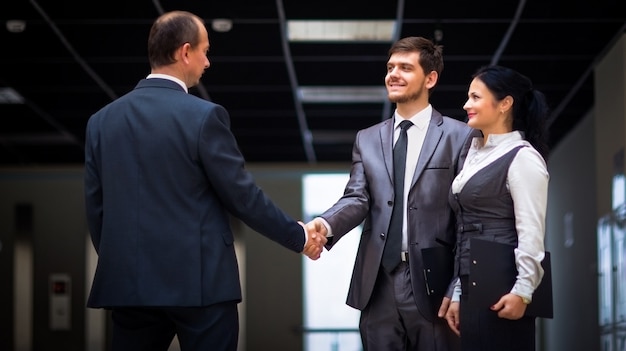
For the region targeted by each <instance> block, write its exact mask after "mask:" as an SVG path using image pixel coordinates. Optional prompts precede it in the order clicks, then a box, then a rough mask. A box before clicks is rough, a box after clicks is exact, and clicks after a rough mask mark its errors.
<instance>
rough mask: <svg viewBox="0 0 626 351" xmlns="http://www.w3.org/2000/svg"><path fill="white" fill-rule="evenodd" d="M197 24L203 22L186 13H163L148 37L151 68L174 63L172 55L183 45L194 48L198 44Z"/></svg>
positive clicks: (198, 32) (153, 25)
mask: <svg viewBox="0 0 626 351" xmlns="http://www.w3.org/2000/svg"><path fill="white" fill-rule="evenodd" d="M198 24H204V20H202V19H201V18H200V17H198V16H196V15H194V14H193V13H190V12H187V11H172V12H168V13H165V14H163V15H161V16H159V18H157V19H156V21H154V24H152V28H150V35H149V37H148V60H149V61H150V67H151V68H157V67H162V66H167V65H170V64H172V63H175V62H176V59H175V58H174V53H175V52H176V50H178V48H179V47H181V46H182V45H183V44H185V43H189V44H191V46H192V47H195V46H196V45H198V43H199V42H200V30H199V27H198Z"/></svg>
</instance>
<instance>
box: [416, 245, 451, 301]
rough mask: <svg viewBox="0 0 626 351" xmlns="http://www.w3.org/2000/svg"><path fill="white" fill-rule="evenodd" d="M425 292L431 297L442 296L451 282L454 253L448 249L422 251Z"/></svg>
mask: <svg viewBox="0 0 626 351" xmlns="http://www.w3.org/2000/svg"><path fill="white" fill-rule="evenodd" d="M422 262H423V264H424V281H425V282H426V292H427V293H428V295H432V296H444V295H445V293H446V290H447V289H448V286H449V285H450V283H451V281H452V273H453V271H454V253H453V252H452V249H451V248H450V247H446V246H436V247H428V248H424V249H422Z"/></svg>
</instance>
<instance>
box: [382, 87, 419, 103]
mask: <svg viewBox="0 0 626 351" xmlns="http://www.w3.org/2000/svg"><path fill="white" fill-rule="evenodd" d="M423 92H424V90H423V89H420V90H418V91H416V92H414V93H412V94H404V95H400V96H391V95H389V94H387V96H388V98H389V101H390V102H392V103H394V104H406V103H409V102H412V101H416V100H419V98H420V97H421V96H422V94H423Z"/></svg>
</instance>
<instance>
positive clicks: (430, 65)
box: [389, 37, 443, 76]
mask: <svg viewBox="0 0 626 351" xmlns="http://www.w3.org/2000/svg"><path fill="white" fill-rule="evenodd" d="M398 52H407V53H408V52H419V54H420V57H419V64H420V66H422V69H423V70H424V74H425V75H427V74H429V73H430V72H432V71H435V72H437V75H439V76H441V72H443V46H441V45H438V44H435V43H434V42H433V41H432V40H429V39H426V38H424V37H406V38H402V39H400V40H398V41H396V42H395V43H393V45H392V46H391V48H390V49H389V57H391V55H392V54H395V53H398Z"/></svg>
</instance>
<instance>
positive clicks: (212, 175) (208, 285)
mask: <svg viewBox="0 0 626 351" xmlns="http://www.w3.org/2000/svg"><path fill="white" fill-rule="evenodd" d="M85 148H86V149H85V201H86V214H87V220H88V225H89V231H90V234H91V238H92V241H93V245H94V247H95V249H96V251H97V253H98V265H97V269H96V273H95V276H94V281H93V286H92V289H91V293H90V295H89V299H88V302H87V305H88V306H89V307H115V306H206V305H210V304H213V303H217V302H222V301H233V300H235V301H240V300H241V287H240V281H239V273H238V267H237V259H236V257H235V249H234V246H233V240H234V238H233V233H232V231H231V227H230V216H229V213H230V214H232V215H234V216H235V217H237V218H240V219H241V220H242V221H243V222H244V223H246V224H247V225H248V226H249V227H250V228H252V229H253V230H255V231H257V232H259V233H261V234H263V235H265V236H267V237H268V238H270V239H271V240H274V241H276V242H278V243H279V244H281V245H283V246H285V247H287V248H289V249H291V250H293V251H295V252H301V251H302V249H303V246H304V240H305V238H304V234H303V233H304V231H303V229H302V227H301V226H300V225H299V224H298V223H297V222H295V221H294V220H293V219H291V218H290V217H289V216H288V215H287V214H285V213H284V212H283V211H282V210H281V209H279V208H278V207H277V206H275V205H274V204H273V203H272V201H271V200H270V199H269V198H268V197H267V196H266V195H265V194H264V193H263V191H262V190H261V189H260V188H259V187H258V186H257V185H255V183H254V180H253V178H252V176H251V174H250V173H249V172H247V171H246V170H245V166H244V158H243V157H242V155H241V153H240V151H239V149H238V146H237V142H236V140H235V138H234V137H233V134H232V133H231V131H230V120H229V116H228V113H227V111H226V110H225V109H224V108H223V107H222V106H220V105H217V104H214V103H211V102H208V101H206V100H203V99H200V98H198V97H196V96H194V95H191V94H187V93H186V92H185V91H184V90H183V88H182V87H181V86H179V85H178V84H176V83H175V82H173V81H170V80H166V79H158V78H153V79H144V80H142V81H140V82H139V84H138V85H137V86H136V87H135V89H134V90H132V91H131V92H129V93H128V94H126V95H125V96H123V97H121V98H119V99H117V100H116V101H114V102H112V103H110V104H109V105H107V106H105V107H104V108H103V109H102V110H100V111H98V112H97V113H95V114H94V115H93V116H92V117H91V118H90V119H89V122H88V124H87V130H86V145H85Z"/></svg>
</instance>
